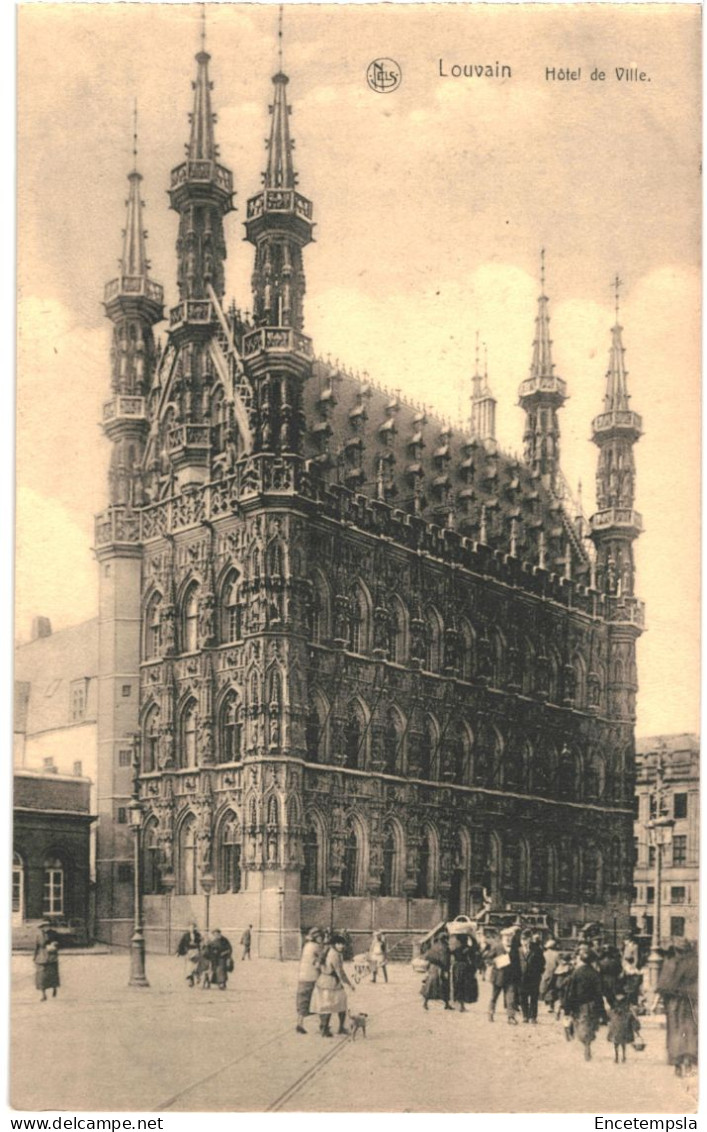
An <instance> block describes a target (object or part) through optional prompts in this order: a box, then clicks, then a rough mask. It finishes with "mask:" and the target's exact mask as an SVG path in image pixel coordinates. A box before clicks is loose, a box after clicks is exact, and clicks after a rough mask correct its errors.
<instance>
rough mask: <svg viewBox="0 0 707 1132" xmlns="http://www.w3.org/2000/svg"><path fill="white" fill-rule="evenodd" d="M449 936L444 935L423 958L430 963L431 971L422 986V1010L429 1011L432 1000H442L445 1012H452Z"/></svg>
mask: <svg viewBox="0 0 707 1132" xmlns="http://www.w3.org/2000/svg"><path fill="white" fill-rule="evenodd" d="M448 938H449V937H448V936H447V935H446V933H442V935H441V936H440V937H439V939H438V940H437V942H436V943H433V944H432V946H431V947H430V948H429V950H428V951H426V952H425V953H424V955H423V958H424V959H426V960H427V962H428V963H429V970H428V972H427V974H426V975H425V979H424V982H423V984H422V990H421V992H420V993H421V994H422V1008H423V1010H429V1006H428V1005H427V1004H428V1002H429V1001H430V999H432V1000H434V999H441V1001H442V1002H443V1003H444V1009H445V1010H451V1009H452V1008H451V1006H450V1005H449V968H450V962H451V961H450V952H449V944H448Z"/></svg>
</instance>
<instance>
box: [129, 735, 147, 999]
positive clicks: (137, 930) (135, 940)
mask: <svg viewBox="0 0 707 1132" xmlns="http://www.w3.org/2000/svg"><path fill="white" fill-rule="evenodd" d="M132 745H133V792H132V797H131V799H130V806H129V812H130V826H131V828H132V831H133V834H134V836H135V844H134V848H133V873H134V876H133V881H134V884H133V913H134V918H135V920H134V926H133V935H132V939H131V940H130V978H129V980H128V986H130V987H149V985H150V984H149V982H148V981H147V975H146V974H145V935H144V932H143V923H142V868H141V853H140V849H141V844H140V836H141V833H142V803H141V802H140V736H139V735H133V736H132Z"/></svg>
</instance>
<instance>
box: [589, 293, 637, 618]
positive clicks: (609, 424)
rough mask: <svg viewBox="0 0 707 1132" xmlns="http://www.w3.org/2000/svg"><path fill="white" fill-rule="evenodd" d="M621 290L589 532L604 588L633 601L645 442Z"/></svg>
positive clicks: (596, 435)
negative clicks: (639, 450) (639, 451)
mask: <svg viewBox="0 0 707 1132" xmlns="http://www.w3.org/2000/svg"><path fill="white" fill-rule="evenodd" d="M620 286H621V281H620V279H619V277H618V276H616V278H615V279H614V281H613V284H612V287H613V290H614V308H615V322H614V325H613V327H612V328H611V347H610V350H609V368H608V370H607V373H606V392H605V394H604V412H603V413H600V414H599V416H597V417H595V418H594V420H593V421H592V440H593V441H594V443H595V444H596V445H597V447H598V449H599V460H598V466H597V512H596V514H594V515H592V518H591V528H592V539H593V540H594V543H595V545H596V548H597V573H598V579H599V585H600V587H602V588H604V589H607V590H608V591H609V592H617V591H619V592H621V594H623V595H624V596H630V595H632V594H633V583H634V562H633V542H634V540H635V539H636V538H637V537H638V535H639V534H640V533H641V531H642V529H643V523H642V520H641V516H640V515H639V514H638V512H637V511H634V497H635V474H636V473H635V464H634V458H633V447H634V445H635V444H636V442H637V441H638V439H639V438H640V436H641V433H642V431H643V422H642V421H641V418H640V416H639V415H638V413H634V412H632V411H631V410H630V409H629V400H630V397H629V394H628V386H627V376H628V374H627V370H626V366H625V362H624V353H625V350H624V346H623V342H622V338H621V335H622V329H623V328H622V327H621V325H620V323H619V288H620Z"/></svg>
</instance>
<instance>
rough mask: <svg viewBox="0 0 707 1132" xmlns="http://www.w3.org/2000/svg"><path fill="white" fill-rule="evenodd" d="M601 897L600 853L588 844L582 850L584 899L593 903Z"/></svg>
mask: <svg viewBox="0 0 707 1132" xmlns="http://www.w3.org/2000/svg"><path fill="white" fill-rule="evenodd" d="M601 897H602V891H601V853H600V852H599V850H598V849H595V848H594V847H593V846H590V847H588V848H587V849H585V852H584V899H585V900H586V901H588V902H589V903H590V904H594V903H596V902H597V901H599V900H601Z"/></svg>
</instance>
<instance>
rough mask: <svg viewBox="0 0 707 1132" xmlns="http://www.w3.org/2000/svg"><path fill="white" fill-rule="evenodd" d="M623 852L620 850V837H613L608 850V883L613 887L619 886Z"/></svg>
mask: <svg viewBox="0 0 707 1132" xmlns="http://www.w3.org/2000/svg"><path fill="white" fill-rule="evenodd" d="M622 858H623V854H622V852H621V839H620V838H618V837H614V838H612V840H611V846H610V850H609V884H611V885H612V886H613V887H614V888H620V887H621V866H622Z"/></svg>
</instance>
